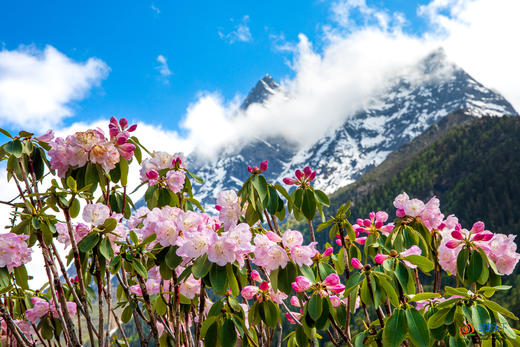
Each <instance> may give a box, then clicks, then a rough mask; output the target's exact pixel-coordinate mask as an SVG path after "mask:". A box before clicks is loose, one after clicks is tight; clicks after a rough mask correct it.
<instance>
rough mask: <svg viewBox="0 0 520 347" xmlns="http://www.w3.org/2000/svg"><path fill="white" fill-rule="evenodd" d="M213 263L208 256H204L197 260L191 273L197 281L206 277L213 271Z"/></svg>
mask: <svg viewBox="0 0 520 347" xmlns="http://www.w3.org/2000/svg"><path fill="white" fill-rule="evenodd" d="M211 265H212V263H211V262H210V261H209V260H208V256H207V255H206V254H204V255H203V256H202V257H199V258H197V260H195V262H194V263H193V267H192V268H191V271H192V273H193V276H194V277H195V278H196V279H199V278H202V277H204V276H206V275H207V274H208V272H209V270H210V269H211Z"/></svg>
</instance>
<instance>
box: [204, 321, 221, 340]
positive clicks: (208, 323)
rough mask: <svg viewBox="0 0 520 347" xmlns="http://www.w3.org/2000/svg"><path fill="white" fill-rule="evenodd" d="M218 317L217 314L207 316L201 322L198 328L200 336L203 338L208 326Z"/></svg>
mask: <svg viewBox="0 0 520 347" xmlns="http://www.w3.org/2000/svg"><path fill="white" fill-rule="evenodd" d="M218 319H219V317H218V316H208V317H207V318H206V319H205V320H204V321H203V322H202V326H201V328H200V337H201V338H204V337H205V336H206V333H207V331H208V328H209V327H210V326H211V325H213V323H215V321H217V320H218Z"/></svg>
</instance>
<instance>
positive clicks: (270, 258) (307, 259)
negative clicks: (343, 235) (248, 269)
mask: <svg viewBox="0 0 520 347" xmlns="http://www.w3.org/2000/svg"><path fill="white" fill-rule="evenodd" d="M280 243H281V245H280ZM254 244H255V251H254V252H255V258H254V260H253V262H254V263H255V264H256V265H257V266H262V267H264V268H266V269H267V270H268V271H273V270H276V269H278V268H279V267H282V268H285V266H286V265H287V263H288V262H289V259H290V260H292V261H293V262H294V263H295V264H297V265H298V266H303V265H308V266H309V265H312V263H313V260H312V258H313V257H314V256H316V253H318V251H317V250H316V245H317V242H311V243H310V244H309V245H307V246H304V245H303V235H302V234H301V233H300V232H299V231H296V230H287V231H285V232H284V233H283V235H282V237H280V236H278V235H277V234H276V233H274V232H272V231H267V233H266V234H265V235H264V234H258V235H256V236H255V239H254ZM282 246H283V247H282ZM288 254H290V258H289V255H288Z"/></svg>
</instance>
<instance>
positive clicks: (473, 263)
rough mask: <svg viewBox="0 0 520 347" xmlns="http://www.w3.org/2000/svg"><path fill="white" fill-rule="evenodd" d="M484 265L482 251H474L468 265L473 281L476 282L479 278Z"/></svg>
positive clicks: (470, 278) (469, 275)
mask: <svg viewBox="0 0 520 347" xmlns="http://www.w3.org/2000/svg"><path fill="white" fill-rule="evenodd" d="M482 266H483V264H482V257H481V256H480V253H478V252H472V253H471V257H470V259H469V266H468V279H469V280H470V281H471V282H476V281H477V280H478V279H479V277H480V274H481V272H482Z"/></svg>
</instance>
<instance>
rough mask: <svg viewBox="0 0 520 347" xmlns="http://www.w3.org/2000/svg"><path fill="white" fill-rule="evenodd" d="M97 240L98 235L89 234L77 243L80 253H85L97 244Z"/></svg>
mask: <svg viewBox="0 0 520 347" xmlns="http://www.w3.org/2000/svg"><path fill="white" fill-rule="evenodd" d="M99 240H100V237H99V235H98V234H94V233H90V234H88V235H87V236H86V237H85V238H84V239H83V240H81V241H80V242H79V244H78V248H79V250H80V251H81V252H83V253H87V252H88V251H90V250H91V249H92V248H94V247H95V246H96V245H97V244H98V242H99Z"/></svg>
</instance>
